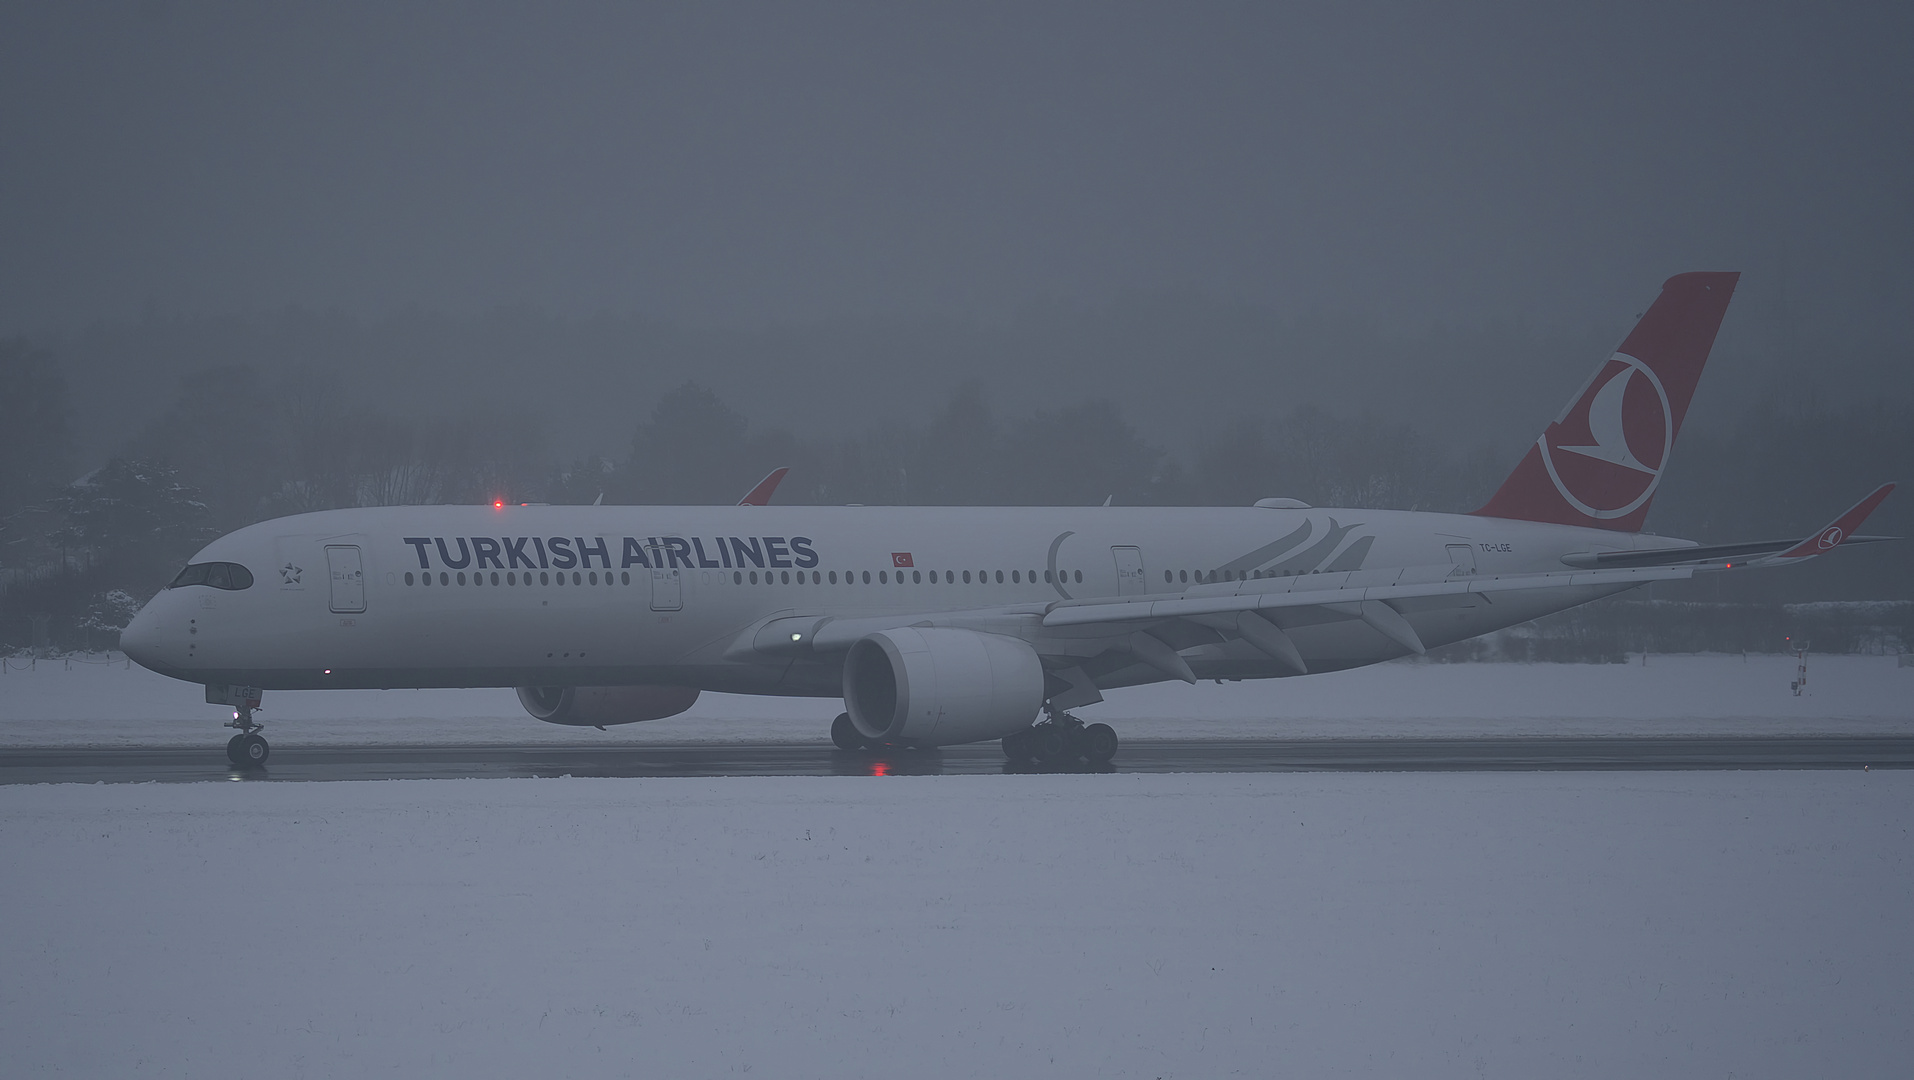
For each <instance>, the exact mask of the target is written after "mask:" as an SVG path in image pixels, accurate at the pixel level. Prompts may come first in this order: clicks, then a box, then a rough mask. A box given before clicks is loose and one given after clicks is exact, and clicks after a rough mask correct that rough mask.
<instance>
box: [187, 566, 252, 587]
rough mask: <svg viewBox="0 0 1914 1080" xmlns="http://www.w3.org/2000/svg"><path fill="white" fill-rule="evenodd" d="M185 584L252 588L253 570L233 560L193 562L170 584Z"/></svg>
mask: <svg viewBox="0 0 1914 1080" xmlns="http://www.w3.org/2000/svg"><path fill="white" fill-rule="evenodd" d="M184 585H210V586H211V587H213V588H215V589H228V590H233V591H237V590H239V589H250V588H252V585H253V573H252V571H251V570H248V569H246V568H245V567H243V566H241V565H239V564H238V563H233V562H203V563H193V564H192V565H190V566H188V567H187V568H186V569H184V570H181V571H180V572H179V576H178V577H176V578H174V579H173V583H172V584H171V585H168V586H167V588H169V589H177V588H180V587H181V586H184Z"/></svg>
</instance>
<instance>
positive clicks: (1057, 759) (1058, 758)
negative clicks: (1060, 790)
mask: <svg viewBox="0 0 1914 1080" xmlns="http://www.w3.org/2000/svg"><path fill="white" fill-rule="evenodd" d="M1043 711H1044V714H1045V719H1044V720H1043V721H1042V722H1041V723H1039V724H1036V725H1034V726H1032V727H1028V728H1025V729H1024V730H1022V731H1013V732H1011V733H1010V734H1008V735H1006V736H1004V743H1003V746H1004V757H1006V758H1008V759H1010V760H1011V761H1013V762H1019V763H1021V762H1026V761H1035V762H1037V763H1039V764H1042V765H1051V766H1058V765H1070V764H1073V763H1075V762H1078V761H1087V762H1089V763H1090V764H1092V765H1102V764H1103V763H1105V762H1107V761H1109V760H1110V759H1111V758H1113V757H1116V752H1117V733H1116V729H1114V728H1112V727H1111V726H1110V725H1108V724H1085V723H1084V722H1083V721H1081V720H1079V719H1077V718H1076V717H1074V716H1071V715H1070V714H1069V713H1067V712H1059V711H1058V710H1056V709H1053V708H1051V707H1050V706H1049V705H1047V704H1046V705H1045V706H1044V707H1043Z"/></svg>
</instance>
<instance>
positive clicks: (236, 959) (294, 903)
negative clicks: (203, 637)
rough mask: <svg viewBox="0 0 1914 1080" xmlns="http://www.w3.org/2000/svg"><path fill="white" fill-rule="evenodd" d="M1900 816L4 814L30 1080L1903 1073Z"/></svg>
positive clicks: (8, 956) (15, 967)
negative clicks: (51, 1079) (50, 1079)
mask: <svg viewBox="0 0 1914 1080" xmlns="http://www.w3.org/2000/svg"><path fill="white" fill-rule="evenodd" d="M1651 665H1652V662H1651ZM1414 674H1415V675H1417V676H1420V675H1421V674H1423V672H1422V671H1419V670H1417V671H1414ZM1436 674H1438V675H1446V672H1437V673H1436ZM1910 826H1914V774H1911V773H1905V772H1885V773H1884V772H1872V773H1864V772H1858V771H1856V772H1839V773H1836V772H1798V773H1788V772H1751V773H1653V774H1615V773H1527V774H1446V775H1439V774H1394V775H1390V774H1345V775H1320V774H1318V775H1298V774H1285V775H1241V774H1238V775H1228V776H1139V775H1121V774H1119V775H1106V776H986V777H942V778H886V779H872V778H815V779H805V778H792V779H765V778H760V779H700V780H691V779H668V780H585V779H575V780H465V781H396V782H374V783H344V784H239V783H221V784H191V785H111V786H78V785H66V786H37V787H34V786H15V787H6V788H0V867H4V872H0V912H4V921H3V923H0V925H3V926H4V932H0V1060H3V1061H4V1062H5V1065H4V1068H0V1073H4V1074H5V1075H6V1076H8V1077H26V1076H39V1075H52V1074H55V1073H58V1074H61V1075H82V1076H133V1075H154V1076H190V1077H208V1078H217V1077H247V1078H251V1077H259V1076H275V1077H296V1076H307V1075H314V1076H320V1075H323V1076H356V1075H365V1074H374V1073H376V1074H379V1075H390V1076H406V1077H460V1078H467V1077H512V1078H522V1077H528V1076H538V1077H544V1076H608V1077H609V1076H657V1077H678V1076H687V1077H689V1076H744V1075H750V1076H768V1077H897V1076H908V1077H913V1078H926V1080H936V1078H941V1077H976V1076H1014V1077H1049V1076H1055V1077H1219V1076H1244V1075H1247V1076H1272V1075H1287V1076H1312V1077H1314V1076H1416V1077H1477V1076H1490V1077H1522V1078H1528V1077H1537V1076H1548V1077H1616V1076H1629V1077H1692V1076H1716V1077H1729V1076H1733V1077H1742V1078H1747V1077H1786V1078H1796V1077H1803V1076H1842V1077H1876V1076H1878V1077H1888V1076H1905V1075H1907V1070H1908V1062H1909V1060H1910V1054H1911V1053H1914V1034H1911V1032H1914V1023H1911V1020H1914V1017H1910V1010H1909V1003H1910V1002H1914V929H1911V928H1910V924H1909V921H1908V911H1909V900H1910V898H1911V897H1914V839H1911V838H1910V833H1909V829H1910Z"/></svg>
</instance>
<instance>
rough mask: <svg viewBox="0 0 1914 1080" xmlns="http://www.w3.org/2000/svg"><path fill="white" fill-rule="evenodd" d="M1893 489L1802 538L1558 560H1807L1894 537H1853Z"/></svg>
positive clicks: (1582, 563)
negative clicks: (1853, 545) (1836, 549)
mask: <svg viewBox="0 0 1914 1080" xmlns="http://www.w3.org/2000/svg"><path fill="white" fill-rule="evenodd" d="M1893 491H1894V485H1893V484H1882V485H1881V486H1880V487H1878V488H1875V489H1874V490H1873V491H1871V492H1869V493H1868V496H1867V498H1865V499H1862V500H1861V501H1860V502H1858V503H1855V504H1854V505H1853V506H1850V507H1848V508H1847V510H1845V511H1844V512H1842V514H1841V516H1840V517H1837V518H1835V519H1834V520H1833V521H1831V522H1829V523H1828V524H1827V525H1825V526H1823V527H1822V528H1821V530H1820V531H1818V532H1816V533H1815V534H1814V535H1813V536H1810V537H1807V538H1806V539H1799V540H1757V541H1752V542H1749V543H1742V544H1712V545H1708V546H1691V547H1670V548H1650V549H1648V550H1635V551H1599V552H1597V551H1583V552H1576V553H1574V554H1571V555H1564V556H1562V561H1563V562H1565V563H1567V564H1568V565H1570V566H1574V567H1583V568H1587V569H1591V570H1594V569H1606V568H1609V567H1623V566H1682V565H1695V564H1702V563H1716V562H1719V563H1728V562H1730V561H1732V560H1736V559H1745V560H1749V561H1750V563H1753V562H1756V561H1758V562H1760V563H1761V564H1762V565H1772V564H1774V563H1775V562H1777V561H1778V560H1781V559H1788V560H1796V559H1808V558H1813V557H1814V556H1816V555H1825V554H1827V553H1828V552H1830V551H1833V550H1834V549H1835V548H1837V547H1841V546H1843V545H1851V544H1877V543H1880V542H1881V541H1883V540H1894V539H1897V538H1896V537H1892V536H1856V535H1854V530H1855V529H1857V528H1859V527H1860V525H1861V523H1862V522H1864V521H1866V520H1867V517H1868V515H1869V514H1872V513H1873V512H1874V508H1875V507H1877V506H1879V505H1881V502H1882V500H1884V499H1886V498H1887V497H1888V495H1889V494H1890V493H1892V492H1893Z"/></svg>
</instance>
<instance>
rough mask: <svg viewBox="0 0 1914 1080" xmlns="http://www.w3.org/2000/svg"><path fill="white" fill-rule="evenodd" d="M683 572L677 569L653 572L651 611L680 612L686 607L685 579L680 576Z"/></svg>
mask: <svg viewBox="0 0 1914 1080" xmlns="http://www.w3.org/2000/svg"><path fill="white" fill-rule="evenodd" d="M681 572H682V571H679V570H677V569H676V568H673V569H671V570H653V571H652V572H651V610H653V611H678V610H681V609H682V608H683V607H684V606H685V591H684V579H682V578H680V577H679V576H678V575H679V574H680V573H681Z"/></svg>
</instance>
